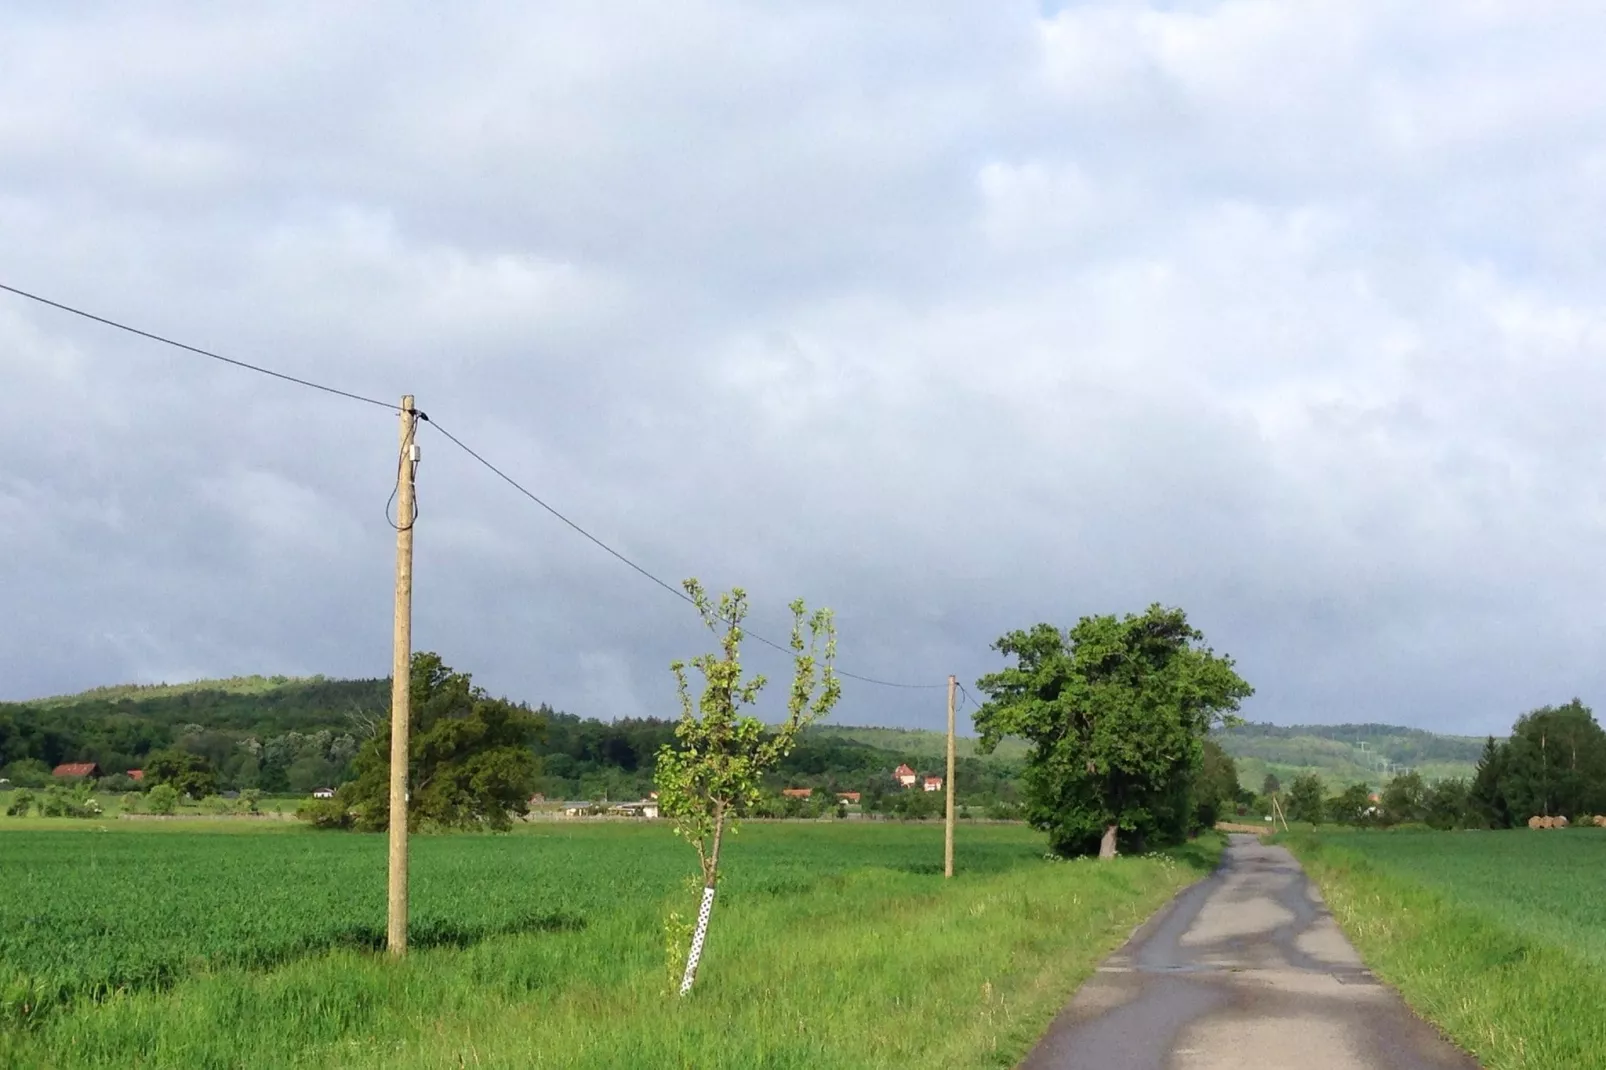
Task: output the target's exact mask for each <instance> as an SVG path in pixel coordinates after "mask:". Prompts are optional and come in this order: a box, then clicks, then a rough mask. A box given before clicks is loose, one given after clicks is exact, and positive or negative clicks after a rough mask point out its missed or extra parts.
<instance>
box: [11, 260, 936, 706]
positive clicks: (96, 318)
mask: <svg viewBox="0 0 1606 1070" xmlns="http://www.w3.org/2000/svg"><path fill="white" fill-rule="evenodd" d="M0 290H4V291H5V292H7V293H12V294H16V295H17V296H18V297H22V298H26V299H27V300H29V301H34V302H37V303H38V304H41V305H45V306H48V307H50V308H54V309H58V310H60V311H62V312H66V313H69V314H71V315H74V316H78V317H80V318H82V319H86V320H90V321H91V322H94V323H99V324H103V325H104V326H107V327H112V328H115V329H116V330H119V331H125V332H127V333H128V334H132V335H137V336H138V337H140V338H146V339H149V340H150V341H153V342H160V343H161V344H163V345H168V346H172V347H173V348H175V349H182V350H184V351H185V352H187V353H194V354H196V355H197V356H202V357H207V358H209V359H211V360H216V361H221V362H222V363H224V364H232V365H233V366H234V367H236V368H244V369H245V370H246V371H253V372H256V373H257V374H259V375H266V376H270V377H271V378H274V379H280V380H283V381H284V382H287V383H294V384H296V385H297V386H305V387H309V388H310V389H313V390H321V391H323V392H324V393H326V394H333V395H335V396H336V397H342V398H348V399H350V400H352V401H361V402H363V403H365V404H368V405H375V406H378V407H379V408H382V409H388V410H389V411H391V412H396V411H399V410H398V409H397V407H396V406H395V405H394V404H392V403H391V402H388V401H381V400H379V399H378V398H371V397H367V396H365V395H362V394H354V393H352V392H351V391H349V390H340V389H338V388H336V387H332V386H326V385H325V384H323V383H316V382H313V381H312V380H311V379H302V378H300V377H298V376H294V375H289V374H286V373H285V372H280V371H274V370H273V369H272V368H265V367H263V366H261V365H260V364H252V363H249V362H248V361H243V360H238V359H236V358H234V357H226V356H224V355H223V354H221V353H214V352H212V351H211V350H209V349H202V348H201V347H200V346H193V345H190V344H189V343H187V342H180V341H178V340H177V339H173V338H168V337H166V336H164V335H160V334H156V333H154V332H152V331H147V330H142V329H141V328H139V327H134V326H132V325H130V324H127V323H122V322H120V321H118V320H114V319H111V318H109V317H107V316H100V315H96V314H95V313H93V312H88V311H86V310H84V309H81V308H76V307H74V306H72V305H68V304H65V303H63V302H61V301H53V300H51V299H50V298H48V297H43V296H41V295H39V294H36V293H30V292H29V291H27V290H23V289H19V288H17V287H15V286H10V285H7V284H6V283H3V282H0ZM418 418H419V419H420V420H422V421H424V422H425V423H428V424H430V425H431V426H433V427H434V428H435V430H437V431H439V432H440V433H441V434H443V435H445V436H446V438H447V439H448V440H450V441H451V442H452V444H453V445H455V446H457V448H458V449H460V450H462V451H463V452H464V453H466V454H468V455H469V456H470V457H472V458H474V460H476V461H478V462H479V463H480V464H482V465H484V466H485V467H486V468H488V469H489V470H490V471H491V472H492V473H494V474H495V475H496V476H497V477H498V478H499V479H501V480H502V481H503V482H505V483H506V484H507V485H508V486H510V487H512V488H513V489H514V490H516V491H518V492H519V493H520V494H522V495H524V496H525V497H526V498H528V499H530V500H531V501H532V502H534V503H535V504H536V505H539V506H540V507H541V508H542V509H545V510H546V511H547V512H549V513H551V514H552V515H553V516H554V517H556V518H557V519H559V520H561V521H562V522H563V523H564V524H566V525H568V526H569V527H570V528H572V529H574V530H575V531H576V532H578V533H579V534H580V535H582V536H583V537H585V538H586V539H588V540H590V541H591V542H592V543H594V544H595V545H596V546H598V547H599V548H600V549H602V550H603V551H604V552H606V553H608V554H609V555H610V556H612V557H613V558H615V559H616V560H618V561H620V562H621V563H623V564H624V565H626V566H628V567H629V568H631V569H634V570H635V571H636V572H638V573H640V574H641V575H642V576H644V577H645V578H646V579H648V580H650V581H651V582H653V583H655V584H657V585H658V586H659V587H662V588H663V589H664V590H666V591H668V592H669V593H670V594H672V595H674V596H675V597H676V598H679V599H680V600H681V601H683V602H686V603H689V604H692V605H695V604H696V603H695V602H693V600H692V598H691V596H690V595H688V594H686V593H685V592H684V591H682V590H680V589H679V588H678V587H675V586H674V585H673V584H670V583H667V582H665V581H664V580H663V579H661V578H659V577H658V576H655V575H653V574H652V573H651V572H649V571H647V570H646V569H645V568H643V567H641V566H640V565H638V564H636V562H634V561H632V560H631V559H630V558H628V557H626V556H625V555H624V554H622V553H620V552H619V551H618V550H615V549H614V548H613V547H611V546H609V545H608V544H607V543H605V542H603V541H602V540H601V539H599V538H597V537H596V536H595V535H593V534H591V532H589V531H587V530H586V529H585V528H583V527H581V526H580V525H579V524H577V523H575V522H574V521H573V520H570V519H569V518H568V517H566V516H564V515H563V514H562V513H560V512H559V511H558V510H557V509H555V508H553V507H552V506H551V505H548V504H547V503H546V502H545V501H543V500H541V498H539V497H538V496H537V495H535V494H534V493H532V492H531V491H530V490H529V489H527V488H526V487H525V486H524V485H523V484H521V483H519V481H518V480H516V479H514V478H513V477H512V476H510V475H508V474H507V473H506V472H504V471H502V469H500V468H498V467H497V466H496V465H494V464H492V463H491V462H490V461H489V460H487V459H486V458H485V457H484V456H482V455H481V454H480V453H479V452H478V451H476V450H474V449H473V448H472V447H470V446H469V445H468V444H467V443H466V442H464V441H463V440H462V439H460V438H458V437H457V436H456V435H454V434H452V433H451V432H450V431H448V430H447V429H446V428H444V427H442V426H441V425H440V424H439V423H436V422H435V421H433V420H431V419H430V418H429V417H428V416H427V415H425V414H424V413H423V412H419V413H418ZM405 463H406V459H405V458H400V459H399V460H398V465H397V467H398V472H397V480H398V487H399V484H400V479H401V478H402V477H401V472H400V468H401V467H402V465H404V464H405ZM395 497H396V493H395V490H393V491H392V493H391V499H392V500H394V499H395ZM412 514H413V515H412V516H411V517H410V518H409V519H408V520H407V521H406V522H405V523H403V522H402V519H401V518H400V517H397V518H396V519H395V520H390V506H389V503H388V502H387V503H386V508H385V516H386V520H387V521H388V522H389V523H390V524H391V526H393V527H398V528H407V527H411V526H412V524H413V523H414V522H415V521H416V520H417V518H418V512H417V508H416V505H415V507H414V509H413V511H412ZM743 632H744V634H746V635H748V636H751V637H752V638H753V639H755V640H757V641H758V642H760V643H762V644H764V645H765V646H767V647H771V648H773V649H775V650H778V651H780V652H781V653H783V654H788V653H791V648H790V647H788V646H784V645H782V644H781V643H777V642H775V641H774V640H773V639H769V638H766V637H765V636H763V635H760V634H759V633H757V632H754V631H750V630H748V629H746V628H744V629H743ZM835 671H836V674H837V675H838V676H842V677H846V678H847V679H850V680H858V681H860V682H861V683H866V684H874V685H875V686H877V687H895V688H903V689H906V690H915V691H925V690H935V689H936V688H939V687H946V686H947V685H946V684H940V683H938V684H916V683H906V682H902V681H897V680H882V679H879V678H877V677H874V676H864V675H861V674H859V673H854V672H848V671H846V670H845V669H836V670H835Z"/></svg>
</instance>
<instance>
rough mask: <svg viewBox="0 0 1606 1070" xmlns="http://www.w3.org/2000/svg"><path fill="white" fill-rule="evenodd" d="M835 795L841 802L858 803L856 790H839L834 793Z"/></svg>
mask: <svg viewBox="0 0 1606 1070" xmlns="http://www.w3.org/2000/svg"><path fill="white" fill-rule="evenodd" d="M836 797H837V798H838V799H841V800H842V801H843V802H848V803H852V804H853V805H854V806H857V805H859V793H858V792H856V791H839V792H837V793H836Z"/></svg>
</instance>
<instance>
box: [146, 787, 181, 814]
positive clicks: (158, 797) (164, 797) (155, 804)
mask: <svg viewBox="0 0 1606 1070" xmlns="http://www.w3.org/2000/svg"><path fill="white" fill-rule="evenodd" d="M145 801H146V803H147V804H148V805H149V806H150V811H151V813H153V814H171V813H174V812H176V811H177V810H178V789H177V788H175V787H174V786H173V785H171V784H158V785H156V786H155V787H154V788H152V789H151V790H150V792H149V793H148V794H146V796H145Z"/></svg>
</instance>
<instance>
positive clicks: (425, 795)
mask: <svg viewBox="0 0 1606 1070" xmlns="http://www.w3.org/2000/svg"><path fill="white" fill-rule="evenodd" d="M408 687H409V688H410V689H411V697H412V732H411V733H410V738H409V740H408V752H407V756H408V762H407V765H408V770H407V778H408V800H407V823H408V826H409V827H418V826H420V825H425V824H428V825H434V826H437V827H440V828H475V827H481V826H483V827H486V828H491V829H495V830H498V831H502V830H506V829H508V828H509V827H511V826H512V824H513V821H512V815H515V814H519V815H522V814H525V813H527V812H528V811H529V799H530V792H531V790H532V785H533V783H534V781H535V777H536V774H537V773H539V772H540V764H539V762H538V760H537V759H536V756H535V752H534V751H533V750H532V749H531V747H532V745H533V744H534V743H535V740H536V737H537V736H538V735H539V734H540V731H541V720H540V718H539V717H538V716H537V715H536V714H534V713H532V712H531V711H530V710H529V709H527V708H525V707H523V706H518V705H515V704H514V703H511V702H508V701H507V700H506V699H496V698H491V697H490V695H488V694H486V693H485V691H484V690H483V689H482V688H478V687H475V686H474V682H473V679H472V678H471V677H470V676H469V674H468V673H462V672H456V671H454V670H453V669H452V667H451V666H449V665H447V664H446V663H445V662H443V661H442V660H441V658H440V655H439V654H432V653H427V652H424V651H420V652H419V653H416V654H414V655H413V661H412V670H411V673H410V674H409V682H408ZM356 770H357V779H355V780H353V781H352V782H351V783H349V784H346V785H344V786H342V787H341V788H340V790H339V792H338V793H337V794H336V798H337V800H338V801H339V803H340V804H341V807H340V808H341V810H342V812H344V811H348V810H349V811H351V812H353V813H354V814H355V815H356V819H355V824H356V827H357V828H359V829H364V830H369V831H374V830H379V829H386V828H389V827H390V728H389V720H388V719H387V720H386V722H385V724H384V726H383V727H382V728H381V730H380V734H379V735H376V736H374V737H372V738H370V739H368V740H366V741H365V742H364V743H363V744H362V745H361V747H360V748H359V750H358V752H357V758H356ZM307 813H308V815H309V820H310V819H312V818H313V817H314V816H316V817H319V818H322V819H324V820H323V822H322V823H324V824H328V825H330V826H331V827H335V826H337V825H338V822H334V821H331V820H330V818H331V815H330V814H329V813H327V812H326V811H325V810H319V809H317V808H308V810H307Z"/></svg>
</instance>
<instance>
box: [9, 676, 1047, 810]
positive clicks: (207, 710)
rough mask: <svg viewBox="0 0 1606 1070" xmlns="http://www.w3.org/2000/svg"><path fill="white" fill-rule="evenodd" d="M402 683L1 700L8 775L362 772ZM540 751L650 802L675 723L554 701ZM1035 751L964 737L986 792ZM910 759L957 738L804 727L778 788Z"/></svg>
mask: <svg viewBox="0 0 1606 1070" xmlns="http://www.w3.org/2000/svg"><path fill="white" fill-rule="evenodd" d="M389 706H390V681H389V680H387V679H378V680H328V679H324V678H321V677H313V678H305V679H289V678H285V677H263V676H247V677H236V678H233V679H229V680H208V681H198V682H195V683H189V684H179V685H156V686H137V685H127V686H120V687H107V688H97V689H95V690H93V691H87V692H84V693H83V694H80V695H66V696H56V697H52V698H48V699H41V700H35V701H30V702H22V703H4V704H0V776H4V777H6V778H8V779H11V780H12V781H13V782H15V783H18V784H22V783H24V782H25V781H28V780H38V779H41V778H46V779H48V775H49V769H50V768H52V767H54V766H56V765H58V764H60V763H62V762H95V763H97V764H98V765H100V767H101V769H102V771H103V772H105V773H108V774H115V773H121V772H122V771H124V770H128V769H137V768H140V767H141V766H142V764H143V762H144V760H145V758H146V756H147V755H149V754H150V753H151V752H152V751H155V750H162V749H165V748H169V747H178V748H181V749H183V750H187V751H190V752H192V753H195V754H199V755H202V756H203V757H205V758H207V759H208V760H209V761H210V762H211V763H212V765H213V766H214V767H215V768H216V770H217V772H218V774H219V777H220V781H221V783H222V786H224V787H225V788H242V789H243V788H247V787H254V788H261V789H263V790H266V791H274V792H283V791H289V792H304V791H309V790H311V789H312V788H314V787H323V786H330V785H333V784H338V783H339V782H341V781H342V780H343V779H345V778H346V777H347V776H349V775H350V763H351V759H352V756H353V755H355V753H356V750H357V745H358V743H360V742H361V740H362V739H364V738H366V737H367V736H368V735H369V734H371V733H372V732H374V731H375V730H376V729H377V728H380V727H382V725H383V723H384V721H385V718H386V716H387V713H388V710H389ZM539 712H540V714H541V715H542V719H543V722H544V724H545V730H544V732H543V735H542V738H541V740H540V741H539V742H538V743H537V744H536V747H535V749H536V751H537V753H538V754H539V755H540V756H541V759H542V762H541V765H542V771H543V775H542V777H541V779H540V781H539V782H538V790H540V791H542V792H543V793H545V794H546V795H547V796H548V797H549V798H603V797H606V798H610V799H623V798H639V797H640V796H641V795H643V794H644V793H645V792H646V791H648V790H649V789H650V788H651V781H652V773H653V767H654V763H655V759H656V756H657V753H658V749H659V748H660V747H662V746H663V745H664V744H666V743H669V742H672V741H673V739H674V723H673V722H672V721H669V720H662V719H657V718H644V719H626V720H619V721H598V720H593V719H589V718H583V717H579V716H576V715H574V714H567V713H562V712H559V711H556V710H553V709H551V708H549V707H547V706H541V707H540V708H539ZM1023 753H1024V749H1023V748H1021V747H1020V746H1018V745H1013V746H1012V745H1009V744H1006V745H1005V746H1004V747H1002V748H1000V752H999V753H998V754H995V755H990V756H979V755H977V754H976V753H975V741H974V740H968V739H967V740H964V741H963V743H962V745H961V755H962V757H961V759H960V763H961V764H960V773H961V782H962V783H965V784H967V785H971V786H972V787H973V788H974V791H975V794H976V795H978V796H979V797H981V798H988V797H991V798H997V799H1003V800H1012V799H1013V798H1014V788H1013V784H1014V781H1015V779H1016V777H1017V776H1018V774H1019V771H1020V761H1019V759H1020V757H1021V755H1022V754H1023ZM900 764H908V765H910V766H912V767H913V768H914V769H915V770H916V771H917V772H920V773H940V772H941V771H942V769H943V765H944V737H943V736H942V734H940V733H935V732H903V731H899V730H897V729H879V728H850V727H838V726H830V727H822V728H817V729H813V730H811V731H809V732H808V733H806V734H805V736H804V737H803V739H802V741H801V742H800V744H799V746H798V747H797V748H796V750H794V751H793V753H792V754H791V755H790V756H789V757H788V758H787V759H786V760H785V762H784V763H783V764H782V766H781V769H780V770H779V772H778V773H777V774H776V776H775V777H774V778H772V779H774V780H775V781H776V783H775V784H773V785H771V786H772V787H780V786H807V787H822V788H826V787H828V788H833V789H837V790H843V791H867V790H868V791H872V792H876V791H881V790H885V789H888V788H890V786H891V778H890V773H891V770H892V769H893V768H895V767H896V766H898V765H900Z"/></svg>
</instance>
